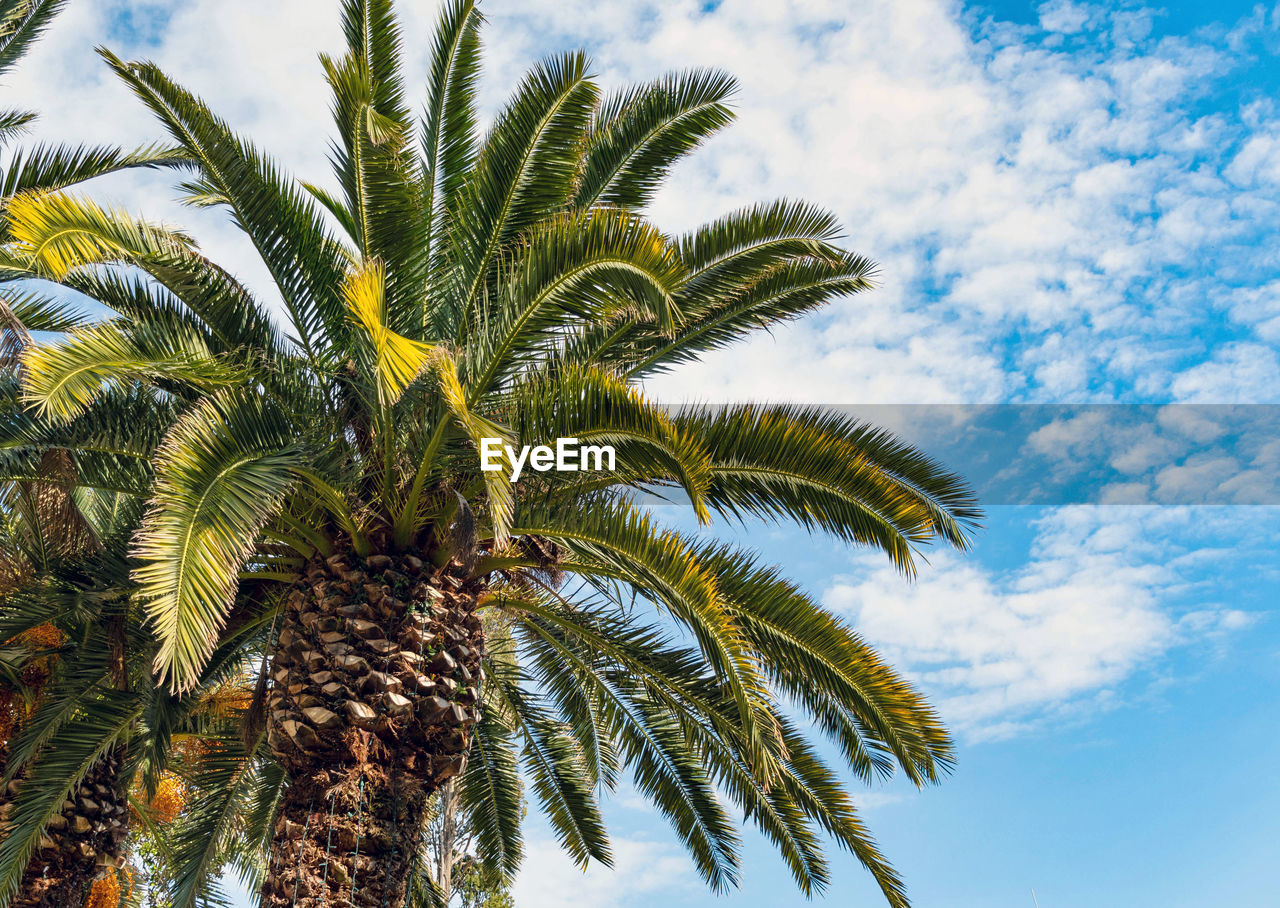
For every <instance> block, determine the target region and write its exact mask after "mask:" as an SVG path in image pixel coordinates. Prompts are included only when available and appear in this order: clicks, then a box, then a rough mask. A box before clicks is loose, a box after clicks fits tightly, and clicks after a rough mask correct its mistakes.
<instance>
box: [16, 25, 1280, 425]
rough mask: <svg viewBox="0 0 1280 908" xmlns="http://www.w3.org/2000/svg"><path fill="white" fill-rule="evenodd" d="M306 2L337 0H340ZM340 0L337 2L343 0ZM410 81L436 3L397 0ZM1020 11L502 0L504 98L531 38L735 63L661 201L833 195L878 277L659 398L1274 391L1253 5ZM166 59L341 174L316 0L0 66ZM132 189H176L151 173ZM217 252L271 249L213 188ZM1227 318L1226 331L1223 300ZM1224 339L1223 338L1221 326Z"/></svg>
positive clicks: (306, 166)
mask: <svg viewBox="0 0 1280 908" xmlns="http://www.w3.org/2000/svg"><path fill="white" fill-rule="evenodd" d="M319 6H321V7H324V4H320V5H319ZM335 6H336V4H335ZM400 7H401V9H402V11H403V13H404V16H405V22H406V28H405V32H406V35H407V36H408V38H409V40H408V46H409V48H410V52H409V53H408V55H407V56H408V58H409V61H408V62H409V69H410V72H411V73H412V74H414V79H413V80H412V81H414V82H416V83H417V84H422V79H421V78H420V74H421V73H422V71H423V69H424V66H425V54H426V46H427V45H426V41H425V36H426V35H427V34H428V33H429V29H430V26H431V21H432V19H433V17H434V14H435V4H434V3H433V2H427V0H421V2H419V0H415V2H412V3H401V4H400ZM1040 12H1041V15H1040V21H1039V23H1038V24H1037V25H1034V26H1014V25H1010V24H1008V23H1002V22H1000V21H996V20H991V19H981V18H978V16H977V15H976V14H975V13H973V12H971V11H968V10H966V9H965V8H964V7H962V6H961V5H959V4H957V3H954V2H948V0H892V2H890V0H859V2H855V3H850V2H847V0H781V2H780V0H734V2H732V3H723V4H720V5H716V6H711V5H708V4H706V3H704V2H702V0H673V2H663V3H656V2H647V0H642V2H634V0H591V2H588V0H554V2H553V0H530V2H527V3H521V4H508V3H501V2H494V3H490V4H489V5H488V14H489V18H490V20H491V26H490V28H489V30H488V32H487V47H488V52H489V57H490V62H491V67H490V71H489V75H488V80H487V82H486V84H485V92H484V97H485V99H486V104H487V106H488V108H489V109H490V110H495V109H496V108H497V107H498V105H499V104H500V102H501V99H502V97H503V96H504V94H505V93H506V91H507V90H508V89H509V87H510V86H511V84H512V83H513V80H514V79H515V78H516V76H517V75H518V73H519V72H520V71H521V70H522V69H523V67H525V66H526V65H527V64H528V63H529V62H530V61H531V60H532V59H533V58H535V57H537V56H540V55H542V54H545V53H548V52H551V51H554V50H558V49H562V48H565V47H571V46H580V45H581V46H586V47H588V48H589V49H590V50H591V51H592V52H593V53H594V54H595V56H596V59H597V60H598V64H597V71H598V72H599V73H600V76H601V78H602V80H603V81H604V82H605V83H606V84H609V85H612V84H617V83H620V82H622V81H624V80H627V79H636V78H645V77H650V76H653V75H656V74H658V73H660V72H662V71H665V70H668V69H671V68H681V67H686V66H689V65H693V64H698V65H710V66H719V67H723V68H725V69H728V70H729V71H731V72H733V73H735V74H736V75H737V76H738V77H739V78H740V79H741V81H742V85H743V89H742V92H741V94H740V96H739V98H738V107H739V111H740V114H741V117H740V121H739V123H738V124H737V125H736V126H735V127H733V129H731V130H730V131H729V132H728V133H726V134H725V135H723V136H721V137H718V138H717V139H715V140H714V141H713V142H712V143H711V145H710V147H709V148H707V149H706V150H704V152H703V153H702V154H701V155H700V156H699V157H697V158H696V159H694V160H693V161H692V162H690V163H689V164H687V165H685V166H683V167H682V168H680V170H679V171H678V172H677V174H676V179H675V180H674V182H673V184H672V186H671V188H670V190H669V191H667V192H666V193H665V194H664V195H663V196H662V197H661V198H660V199H659V200H658V201H657V202H656V203H655V212H654V213H655V215H656V216H657V218H658V219H659V221H660V222H661V223H663V224H664V225H667V226H669V227H671V228H672V229H678V228H683V227H687V226H690V225H692V224H693V223H695V222H696V221H697V220H698V219H700V218H704V217H706V216H707V215H708V214H710V213H714V212H719V211H722V210H725V209H728V208H731V207H735V206H738V205H741V204H745V203H747V202H749V201H752V200H755V199H758V198H760V197H762V196H769V195H798V196H806V197H810V198H814V199H817V200H820V201H822V202H824V203H826V204H829V205H832V206H833V207H834V208H835V209H836V210H837V211H838V213H839V214H840V216H841V217H842V219H843V221H844V223H845V224H846V225H847V227H848V231H849V238H850V242H851V243H852V245H854V246H855V247H856V248H858V249H859V251H862V252H865V253H867V254H870V255H871V256H873V257H874V258H876V259H877V260H878V261H880V262H881V263H882V266H883V270H882V282H883V287H882V289H881V290H880V291H879V292H877V293H875V294H872V295H867V296H864V297H861V298H858V299H855V300H851V301H848V302H846V303H845V304H843V305H841V306H839V307H837V308H836V309H834V310H833V311H831V312H829V313H827V314H825V315H823V316H820V317H818V318H815V319H811V320H808V321H806V322H805V323H803V324H801V325H797V326H793V327H791V328H788V329H784V330H782V331H780V332H778V334H777V336H776V338H774V339H770V338H762V339H761V340H759V341H757V342H755V343H753V344H752V345H751V347H750V349H749V350H747V351H746V352H747V353H748V355H750V357H751V361H752V363H753V369H752V370H751V372H750V374H749V375H744V374H743V372H742V370H741V369H739V368H737V366H738V364H739V363H740V362H741V360H740V359H739V358H738V357H740V356H741V355H742V354H743V351H742V350H735V351H731V352H728V353H726V354H724V355H721V356H715V357H712V358H710V360H709V361H708V362H707V363H706V364H704V365H702V366H700V367H697V368H695V369H692V370H687V371H685V372H682V373H681V375H680V376H679V379H678V384H677V383H676V382H674V381H672V382H662V381H659V382H658V384H657V387H658V389H659V390H662V391H665V392H667V393H668V394H670V395H671V396H673V397H679V398H686V397H688V396H693V395H696V396H698V397H703V398H707V397H710V398H715V399H727V398H731V397H733V398H738V397H744V396H757V397H759V396H766V397H775V398H776V397H782V396H786V397H788V398H792V399H795V398H804V399H808V400H814V401H829V402H836V403H841V402H853V401H859V402H872V401H877V402H903V401H912V402H923V401H969V402H989V401H997V400H1042V401H1043V400H1064V399H1071V400H1077V401H1078V400H1085V399H1089V400H1100V399H1125V400H1137V399H1147V400H1159V401H1165V400H1177V399H1194V400H1233V401H1245V400H1253V401H1262V400H1271V399H1274V397H1275V394H1276V392H1275V390H1274V389H1275V388H1276V387H1277V382H1276V381H1275V377H1276V376H1277V375H1278V374H1280V361H1278V360H1277V356H1276V350H1275V346H1274V343H1275V340H1276V336H1277V335H1276V332H1277V329H1276V324H1277V319H1280V302H1277V300H1278V299H1280V294H1277V293H1276V292H1275V287H1274V286H1273V285H1271V284H1270V281H1271V280H1272V279H1273V278H1274V276H1275V271H1276V265H1277V262H1276V257H1275V253H1274V252H1272V251H1270V250H1274V249H1275V248H1277V246H1278V244H1277V243H1276V242H1275V240H1276V236H1275V232H1276V229H1277V228H1276V227H1275V226H1274V225H1276V224H1277V223H1280V219H1278V218H1277V217H1276V215H1277V204H1278V203H1280V114H1278V112H1277V111H1276V110H1275V109H1274V108H1273V106H1272V105H1271V104H1270V103H1269V102H1265V101H1259V100H1256V99H1250V98H1242V99H1240V100H1239V101H1230V102H1227V101H1222V102H1221V103H1219V101H1217V100H1214V99H1215V98H1216V97H1217V96H1215V94H1214V92H1216V91H1218V90H1219V89H1221V88H1222V87H1223V86H1224V85H1226V84H1228V83H1229V82H1230V80H1231V79H1233V78H1235V77H1238V76H1240V74H1241V73H1247V71H1248V68H1249V67H1250V66H1252V65H1255V64H1256V62H1257V59H1258V56H1259V54H1261V53H1262V52H1263V50H1264V48H1265V47H1266V46H1267V44H1268V43H1269V42H1272V41H1274V40H1275V38H1276V37H1277V36H1276V26H1275V20H1274V17H1272V16H1269V15H1267V14H1263V13H1258V14H1256V15H1254V16H1253V17H1251V18H1249V19H1246V20H1244V21H1241V22H1238V23H1231V24H1228V25H1227V26H1224V27H1223V28H1220V29H1217V30H1215V31H1204V32H1201V33H1197V34H1196V35H1192V36H1167V35H1166V36H1160V37H1157V36H1153V32H1152V22H1153V14H1152V13H1149V12H1146V11H1144V10H1142V9H1133V8H1131V9H1127V10H1123V11H1114V10H1110V11H1109V10H1105V9H1101V8H1097V7H1091V6H1084V5H1078V4H1069V3H1063V2H1052V3H1048V4H1045V5H1044V6H1042V7H1041V10H1040ZM104 41H105V42H106V43H108V44H110V45H112V46H113V47H114V48H115V49H116V50H118V51H119V52H121V53H123V54H126V55H131V56H134V55H145V56H149V57H153V58H155V59H157V60H158V61H160V62H161V63H162V64H163V65H165V66H166V67H167V68H168V69H169V70H170V71H171V72H172V73H174V75H175V76H176V77H177V78H179V79H180V80H181V81H183V82H184V83H186V84H189V85H190V86H192V87H193V88H194V89H196V90H197V91H199V92H201V93H202V94H204V95H205V96H206V97H207V98H208V99H209V100H210V102H211V104H212V105H213V106H214V108H215V109H216V110H218V111H219V112H221V113H223V114H224V115H225V116H227V117H228V119H230V120H231V121H232V122H233V124H234V125H236V126H237V127H239V128H241V129H244V130H246V131H248V132H250V133H251V134H252V135H254V136H255V138H256V139H257V140H258V141H259V142H260V143H261V144H262V145H263V146H264V147H265V148H266V149H268V150H270V151H272V152H273V153H275V154H277V155H279V157H280V158H281V159H282V160H283V161H284V162H285V163H286V164H287V165H288V166H289V167H291V168H293V169H294V170H295V171H296V172H298V173H299V174H300V175H302V176H304V177H306V178H308V179H312V180H315V181H318V182H322V183H323V182H326V181H327V179H328V176H327V172H326V170H327V169H326V164H325V160H324V158H325V154H326V148H327V132H326V130H327V127H328V112H327V99H326V92H325V87H324V85H323V82H322V79H321V77H320V70H319V67H318V65H317V64H316V62H315V51H316V50H317V49H318V48H322V47H324V48H332V47H334V46H336V45H337V43H338V35H337V27H336V15H334V14H333V11H332V10H328V9H325V10H323V14H322V11H321V10H318V9H317V4H315V3H314V2H311V0H278V2H274V3H271V4H262V3H259V2H251V0H217V2H215V0H194V2H189V3H183V4H177V3H173V2H160V0H146V2H129V3H126V2H123V0H105V2H101V3H92V4H73V5H72V7H71V9H70V10H69V11H68V13H67V14H66V17H65V19H64V21H63V23H62V27H61V28H59V29H56V30H55V31H54V32H53V34H52V35H51V36H50V39H49V40H48V41H47V42H46V43H45V44H44V45H43V46H41V47H40V48H39V49H38V51H37V53H36V54H35V55H33V57H32V58H31V59H30V60H29V61H28V62H27V64H26V65H24V67H23V69H22V70H21V71H20V72H19V73H18V74H17V77H16V78H15V79H14V80H13V81H12V83H11V84H10V85H9V86H8V92H7V93H8V94H9V95H10V96H12V97H14V98H21V99H22V100H23V103H26V104H31V105H34V106H38V107H40V108H41V109H43V110H44V111H45V112H46V116H45V119H44V121H43V124H42V127H41V128H42V130H43V134H44V135H45V136H57V137H65V136H69V135H77V136H84V135H85V134H86V133H87V134H89V135H90V136H95V137H97V138H100V139H102V140H104V141H105V140H112V141H136V140H137V138H138V137H139V136H148V135H154V134H155V127H154V126H152V125H151V124H150V123H149V122H148V119H147V117H146V115H145V114H143V113H142V111H141V108H140V105H139V104H137V103H136V102H135V101H134V100H133V99H131V98H129V97H128V95H127V93H126V92H125V91H124V90H123V89H121V88H120V87H119V86H117V85H115V84H113V82H112V81H111V80H110V79H109V78H108V76H107V74H106V72H105V70H104V68H103V67H102V66H101V64H99V63H98V62H97V61H96V59H95V58H94V57H93V55H92V53H91V48H92V46H93V45H94V44H96V43H99V42H104ZM112 189H113V191H114V193H115V194H116V195H117V196H118V197H120V198H121V199H122V201H124V202H126V203H128V204H129V205H130V207H133V208H138V209H141V210H146V211H148V212H151V213H152V214H153V215H167V216H170V217H171V218H176V217H178V216H179V215H178V212H177V210H176V208H175V207H174V205H173V202H172V198H171V196H172V193H171V191H170V190H169V189H168V187H167V185H165V184H164V182H163V179H162V178H159V177H154V176H151V177H146V176H144V177H140V178H139V177H132V176H130V177H122V178H120V179H118V180H116V181H115V182H114V184H112ZM181 217H182V219H183V220H184V221H187V222H190V221H193V220H194V221H195V222H196V223H197V226H198V227H200V236H201V238H202V240H203V241H204V245H205V246H206V248H207V250H208V251H210V252H211V253H213V254H214V255H216V256H217V257H218V258H219V259H220V260H223V261H226V262H228V263H230V264H232V265H233V266H235V265H239V266H240V267H239V269H238V270H240V271H241V272H242V273H243V275H244V277H245V278H246V279H248V280H250V281H251V282H254V283H256V284H258V285H259V286H263V287H265V285H266V279H265V275H263V274H262V273H261V270H260V267H259V266H258V265H257V263H256V262H254V261H253V259H252V256H251V255H250V254H249V252H248V250H247V249H246V247H245V246H244V244H243V243H242V242H241V241H240V240H239V238H237V237H236V236H235V235H234V233H233V232H232V231H231V230H230V229H229V227H228V226H227V224H226V222H225V219H224V218H221V217H220V216H217V215H194V214H192V213H190V212H184V213H182V214H181ZM1224 321H1225V322H1226V324H1227V326H1228V329H1227V334H1228V335H1229V336H1228V337H1226V338H1223V337H1222V334H1223V332H1222V330H1220V329H1218V328H1215V327H1214V326H1216V325H1218V324H1219V323H1221V322H1224ZM1215 339H1216V340H1218V341H1223V340H1229V341H1230V344H1229V345H1223V344H1219V347H1220V349H1217V350H1214V349H1212V346H1213V344H1212V343H1211V341H1212V340H1215Z"/></svg>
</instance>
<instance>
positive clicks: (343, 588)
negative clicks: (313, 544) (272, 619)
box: [263, 554, 484, 908]
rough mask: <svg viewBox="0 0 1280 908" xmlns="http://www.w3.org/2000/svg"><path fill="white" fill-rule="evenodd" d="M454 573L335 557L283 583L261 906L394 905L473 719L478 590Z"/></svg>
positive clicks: (406, 560)
mask: <svg viewBox="0 0 1280 908" xmlns="http://www.w3.org/2000/svg"><path fill="white" fill-rule="evenodd" d="M460 574H461V571H460V570H459V569H457V568H456V566H454V565H449V566H446V567H445V568H444V569H442V570H439V571H436V570H434V569H433V568H432V566H430V565H427V564H424V562H423V561H422V560H420V559H419V558H417V557H415V556H412V555H405V556H399V557H396V558H394V559H393V558H392V557H391V556H388V555H371V556H369V557H368V558H365V559H360V558H359V557H358V556H355V555H353V554H338V555H334V556H332V557H330V558H328V559H324V560H321V559H319V558H317V559H315V560H313V561H312V562H311V564H310V565H308V567H307V569H306V571H305V572H304V574H303V576H302V578H301V579H300V580H299V581H298V583H297V584H295V586H294V588H293V589H292V590H291V591H290V592H289V594H288V596H287V598H286V602H285V608H284V621H283V625H282V628H281V631H280V636H279V640H278V644H277V649H276V655H275V659H274V662H273V677H272V687H271V692H270V694H269V695H268V699H267V709H268V726H267V727H268V740H269V742H270V744H271V748H272V750H273V752H274V753H275V755H276V758H277V759H278V760H279V761H280V764H281V765H282V766H283V767H284V768H285V770H286V771H287V772H288V773H289V775H290V785H289V787H288V789H287V790H286V793H285V796H284V802H283V804H282V805H281V809H280V811H279V814H278V819H277V823H276V827H275V833H276V837H277V844H278V847H277V848H276V849H275V854H276V856H277V857H276V860H277V861H279V862H280V863H281V866H280V868H279V869H278V870H277V871H276V872H275V873H272V874H270V875H269V877H268V882H267V886H266V890H265V892H264V902H263V904H264V905H266V906H271V908H275V906H293V905H297V906H298V908H310V906H312V905H316V906H319V905H325V904H327V905H338V904H342V905H370V906H380V905H387V904H390V905H400V904H403V902H404V898H405V892H404V886H405V883H406V881H407V878H408V875H409V874H408V868H409V865H410V863H411V862H412V860H413V857H414V849H413V847H412V843H415V842H417V841H418V838H419V834H420V829H421V825H422V820H423V816H424V810H425V807H426V802H427V799H428V798H429V797H430V796H431V795H432V794H433V793H434V792H435V791H436V790H437V789H439V787H440V786H441V785H442V784H443V783H444V782H445V781H447V780H448V779H450V778H453V777H454V776H455V775H457V774H458V773H459V772H460V771H461V769H462V765H463V760H464V758H465V754H466V752H467V750H468V748H469V747H470V744H471V733H472V729H473V727H474V726H475V723H476V721H477V718H478V711H479V699H480V697H479V690H480V684H481V681H482V670H481V667H480V663H481V659H482V658H483V655H484V633H483V629H482V626H481V623H480V619H479V618H478V617H477V615H476V614H475V606H476V603H477V594H478V592H479V590H478V588H477V586H476V584H474V583H472V582H469V581H468V580H467V579H466V578H465V576H460Z"/></svg>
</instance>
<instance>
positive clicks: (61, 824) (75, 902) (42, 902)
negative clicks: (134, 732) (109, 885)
mask: <svg viewBox="0 0 1280 908" xmlns="http://www.w3.org/2000/svg"><path fill="white" fill-rule="evenodd" d="M121 764H122V753H121V752H120V751H119V750H116V751H113V752H111V753H109V754H107V755H106V756H104V757H103V758H102V759H101V760H99V761H98V763H97V764H96V765H95V766H94V767H93V769H91V770H90V771H89V774H88V775H87V776H85V778H84V780H83V781H82V782H81V783H80V785H79V786H78V787H77V789H76V791H75V793H74V795H73V796H72V797H70V798H68V799H67V800H66V801H64V802H63V804H62V810H61V811H60V812H59V813H58V814H57V815H55V816H54V818H53V820H52V821H51V822H50V824H49V827H48V829H47V830H46V832H45V836H44V838H43V839H41V841H40V845H39V850H38V851H37V852H36V854H35V856H34V857H33V858H32V860H31V863H30V864H29V865H28V867H27V872H26V874H25V875H24V876H23V878H22V889H21V890H20V891H19V894H18V896H17V898H15V899H14V901H13V903H12V908H79V906H81V905H83V904H84V903H85V899H87V898H88V896H89V890H90V888H91V887H92V886H93V883H94V881H95V880H96V879H98V877H100V876H102V875H103V874H104V873H106V872H108V871H109V870H114V869H115V868H117V867H120V866H123V864H124V859H123V857H122V855H121V847H122V845H123V844H124V840H125V837H126V835H127V833H128V830H129V827H128V812H129V808H128V801H127V798H126V795H125V792H124V790H123V787H122V786H121V785H120V771H121V768H122V765H121Z"/></svg>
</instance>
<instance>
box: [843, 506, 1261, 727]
mask: <svg viewBox="0 0 1280 908" xmlns="http://www.w3.org/2000/svg"><path fill="white" fill-rule="evenodd" d="M1229 525H1230V523H1229V519H1228V518H1227V517H1226V515H1225V514H1224V512H1222V511H1220V510H1214V509H1188V508H1163V509H1150V508H1114V507H1107V508H1092V507H1073V508H1062V509H1058V510H1055V511H1053V512H1051V514H1050V515H1049V516H1047V517H1044V518H1043V519H1042V520H1040V521H1039V523H1038V524H1037V525H1036V527H1035V534H1036V535H1035V538H1034V541H1033V543H1032V545H1031V557H1030V560H1029V561H1028V563H1027V564H1025V565H1024V566H1022V567H1019V568H1016V569H1012V570H991V569H987V568H984V567H981V566H979V565H976V564H974V563H972V562H971V561H966V560H963V559H961V558H959V557H957V556H954V555H951V554H942V555H940V556H938V557H936V558H934V559H932V563H931V564H930V565H929V567H928V568H927V569H926V570H925V571H924V572H923V576H922V577H921V578H920V579H919V580H918V581H917V582H915V583H913V584H911V585H909V586H908V585H906V584H904V583H903V581H902V579H901V577H899V576H898V575H897V574H895V573H894V572H893V571H892V570H890V569H889V568H887V567H885V566H883V565H882V564H880V563H879V562H878V561H875V560H872V559H870V558H866V559H862V560H860V561H859V568H860V570H859V571H858V573H857V574H856V575H855V576H850V577H845V578H842V579H840V580H838V581H837V582H836V583H835V584H834V585H833V586H832V587H831V588H830V589H829V590H828V591H827V593H826V594H825V596H824V602H825V603H826V604H827V605H828V606H830V607H831V608H833V609H835V610H837V611H839V612H841V613H843V614H845V615H847V616H848V617H849V618H850V620H851V621H852V623H853V625H854V626H855V627H857V628H858V630H859V632H861V633H862V634H864V635H865V636H866V637H867V638H868V639H869V640H870V641H871V642H873V643H874V644H876V645H877V646H878V647H881V648H882V649H883V650H884V651H885V652H886V653H888V655H889V656H890V658H891V659H892V660H893V661H894V663H895V664H898V665H901V666H905V667H906V668H907V670H908V672H909V673H910V674H911V675H912V676H913V677H914V678H916V679H917V680H918V681H919V683H920V684H921V685H923V687H924V688H925V689H926V690H927V691H929V692H930V693H931V694H933V695H934V696H935V697H936V699H937V703H938V705H939V708H940V709H941V711H942V714H943V716H944V717H945V718H946V719H947V720H948V721H950V722H952V723H955V725H956V726H957V727H959V728H960V729H962V730H963V731H964V732H965V733H966V734H967V735H968V736H969V737H970V738H971V739H989V738H1000V737H1007V736H1010V735H1013V734H1016V733H1019V732H1022V731H1025V730H1027V729H1028V728H1031V727H1034V726H1035V725H1037V724H1038V723H1039V722H1040V721H1042V720H1043V719H1044V718H1045V717H1046V716H1050V715H1055V716H1062V715H1064V714H1068V713H1074V712H1079V711H1081V710H1087V709H1088V708H1094V707H1099V706H1105V705H1111V704H1114V703H1115V702H1117V700H1118V699H1119V696H1120V692H1121V691H1122V690H1123V689H1124V685H1125V683H1126V682H1128V681H1129V680H1130V679H1132V678H1133V676H1134V675H1135V674H1137V673H1139V672H1140V670H1142V669H1143V668H1145V667H1147V666H1150V665H1152V664H1153V663H1155V662H1156V661H1157V660H1159V659H1161V658H1162V657H1166V656H1167V655H1168V654H1169V653H1170V651H1171V650H1172V649H1174V648H1176V647H1179V646H1183V645H1185V644H1188V643H1191V642H1194V641H1198V640H1203V639H1205V638H1209V637H1214V636H1217V635H1221V634H1226V633H1230V632H1234V631H1238V630H1240V629H1242V628H1245V627H1247V626H1248V625H1249V624H1250V623H1251V622H1252V620H1253V617H1254V616H1252V615H1250V614H1249V613H1248V612H1246V611H1243V610H1241V609H1238V608H1234V607H1228V606H1226V605H1218V604H1215V603H1214V602H1213V598H1212V594H1208V595H1204V596H1203V598H1202V600H1201V601H1200V602H1199V603H1198V604H1197V606H1196V607H1194V608H1188V609H1186V610H1184V611H1180V605H1179V603H1180V598H1179V597H1180V596H1181V595H1182V594H1183V593H1184V592H1185V591H1186V589H1187V586H1188V584H1189V583H1190V582H1191V580H1190V579H1189V578H1190V577H1191V575H1192V574H1193V573H1194V571H1195V570H1198V569H1202V568H1203V567H1204V563H1205V561H1206V559H1207V560H1209V561H1211V562H1214V561H1222V560H1223V559H1224V558H1225V557H1226V555H1225V553H1224V552H1223V551H1221V550H1215V549H1213V548H1212V547H1211V540H1214V537H1213V534H1214V533H1216V532H1221V531H1223V530H1224V529H1226V528H1227V527H1229ZM1222 538H1228V539H1229V538H1231V537H1230V536H1226V537H1218V539H1217V541H1218V542H1219V543H1220V541H1221V539H1222Z"/></svg>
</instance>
